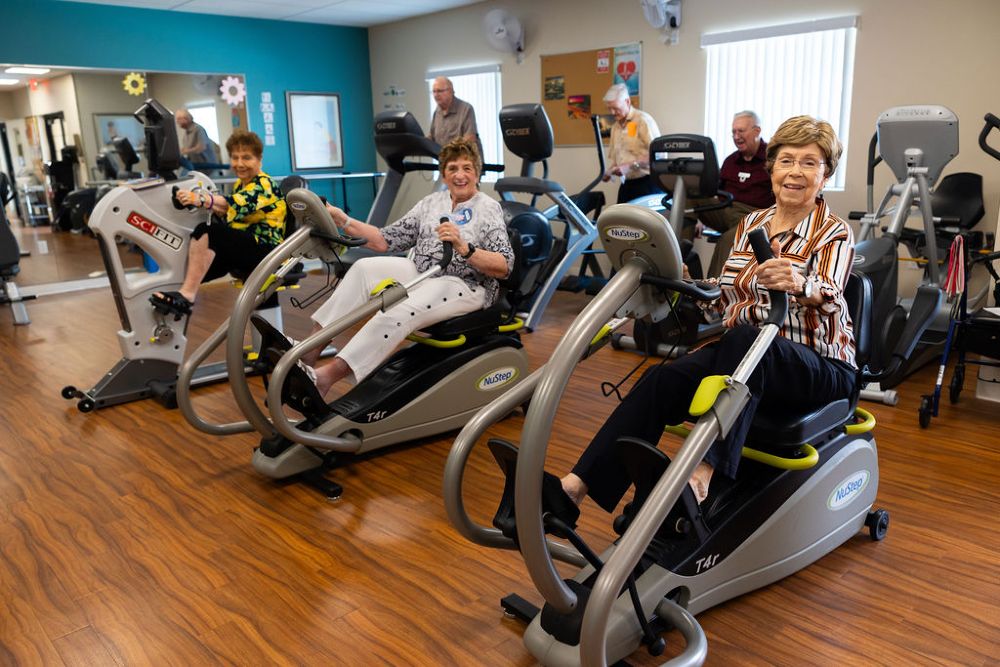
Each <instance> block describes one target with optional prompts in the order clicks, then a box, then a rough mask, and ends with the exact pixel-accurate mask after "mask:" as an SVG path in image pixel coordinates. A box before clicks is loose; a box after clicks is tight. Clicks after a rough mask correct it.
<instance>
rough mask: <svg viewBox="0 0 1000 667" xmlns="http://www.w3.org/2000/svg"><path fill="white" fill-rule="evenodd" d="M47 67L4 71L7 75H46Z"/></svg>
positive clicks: (11, 68)
mask: <svg viewBox="0 0 1000 667" xmlns="http://www.w3.org/2000/svg"><path fill="white" fill-rule="evenodd" d="M49 71H50V70H49V68H47V67H8V68H7V69H5V70H4V72H6V73H7V74H48V73H49Z"/></svg>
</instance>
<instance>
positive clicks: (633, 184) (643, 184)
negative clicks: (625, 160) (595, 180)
mask: <svg viewBox="0 0 1000 667" xmlns="http://www.w3.org/2000/svg"><path fill="white" fill-rule="evenodd" d="M657 192H662V190H660V188H659V187H658V186H657V185H656V183H655V182H653V178H652V177H651V176H642V177H640V178H633V179H632V180H629V181H625V182H624V183H622V184H621V187H619V188H618V201H617V203H618V204H625V203H628V202H630V201H632V200H633V199H636V198H638V197H643V196H645V195H651V194H655V193H657Z"/></svg>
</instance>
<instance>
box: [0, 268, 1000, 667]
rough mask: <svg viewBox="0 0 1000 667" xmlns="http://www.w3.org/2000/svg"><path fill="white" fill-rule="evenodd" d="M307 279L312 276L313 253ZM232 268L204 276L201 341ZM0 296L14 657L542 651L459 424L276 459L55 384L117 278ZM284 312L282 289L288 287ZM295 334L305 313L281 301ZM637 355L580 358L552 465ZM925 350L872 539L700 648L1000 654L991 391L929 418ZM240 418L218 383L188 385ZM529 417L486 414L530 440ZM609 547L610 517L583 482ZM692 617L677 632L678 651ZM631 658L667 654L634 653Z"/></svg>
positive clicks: (540, 336)
mask: <svg viewBox="0 0 1000 667" xmlns="http://www.w3.org/2000/svg"><path fill="white" fill-rule="evenodd" d="M311 280H313V281H315V279H311ZM234 293H235V291H234V290H232V289H230V288H228V287H225V286H218V285H211V286H207V287H206V288H205V289H204V291H203V293H202V295H201V296H200V297H199V303H198V306H197V308H196V313H195V316H194V318H193V322H192V326H191V336H192V338H193V339H194V340H195V342H197V341H200V340H201V339H202V338H203V337H204V336H205V335H207V331H208V330H209V328H211V327H214V324H215V323H217V322H218V321H219V320H220V319H221V318H222V317H223V316H224V314H225V312H226V310H227V308H228V307H229V305H230V304H231V302H232V300H233V298H234ZM585 299H586V297H583V296H579V295H570V294H566V293H559V294H558V295H557V297H556V299H555V300H554V301H553V304H552V305H551V306H550V310H549V314H548V316H547V321H546V322H545V323H544V325H543V327H542V328H540V329H539V330H538V331H536V332H534V333H532V334H530V335H526V336H525V345H526V348H527V349H528V351H529V354H530V356H531V359H532V364H533V366H537V365H538V364H540V363H542V362H543V361H544V360H545V359H546V358H547V355H548V354H549V353H550V352H551V351H552V350H553V349H554V347H555V345H556V344H557V342H558V340H559V336H560V334H561V333H562V332H563V331H564V330H565V327H566V326H567V325H568V323H569V321H570V320H571V319H572V317H573V316H574V314H575V313H576V312H578V311H579V309H580V308H581V307H582V305H583V304H584V302H585ZM28 308H29V311H30V313H31V318H32V323H31V325H30V326H26V327H15V326H14V325H13V321H12V317H11V314H10V311H9V309H6V308H5V309H3V310H0V401H2V412H0V552H2V558H0V664H2V665H214V664H222V665H272V664H273V665H372V664H392V665H530V664H533V661H532V659H531V657H530V655H529V654H528V653H527V651H526V650H525V649H524V647H523V645H522V644H521V639H520V632H521V628H520V626H519V624H518V623H517V622H514V621H511V620H508V619H505V618H504V617H503V615H502V614H501V612H500V609H499V607H498V601H499V599H500V597H502V596H503V595H505V594H507V593H510V592H517V593H519V594H521V595H522V596H524V597H527V598H529V599H530V600H532V601H535V602H537V601H538V599H539V597H538V595H537V594H536V593H535V592H534V591H533V589H532V588H531V586H530V583H529V581H528V578H527V576H526V573H525V570H524V567H523V564H522V562H521V561H520V558H519V556H518V555H517V554H516V553H512V552H500V551H488V550H484V549H481V548H479V547H476V546H473V545H471V544H468V543H466V542H465V541H464V540H463V539H462V538H460V537H459V536H458V534H457V533H456V532H455V531H454V530H453V529H452V527H451V525H450V524H449V522H448V520H447V517H446V515H445V511H444V508H443V506H442V503H441V500H440V486H441V473H442V469H443V465H444V460H445V458H446V455H447V452H448V449H449V447H450V444H451V440H452V438H453V437H454V436H453V434H452V435H449V436H445V437H440V438H434V439H430V440H427V441H424V442H421V443H419V445H416V446H406V447H399V448H395V449H394V450H393V451H391V452H389V453H387V454H386V455H384V456H378V457H375V458H372V459H370V460H366V461H362V462H358V463H356V464H352V465H349V466H347V467H346V468H344V469H342V470H340V471H339V472H337V473H336V475H335V477H336V479H337V480H338V481H339V482H341V483H342V484H343V485H344V487H345V493H344V496H343V498H342V499H341V500H339V501H336V502H327V501H326V500H324V499H323V498H322V497H320V496H319V494H317V493H316V492H315V491H313V490H311V489H309V488H305V487H301V486H294V485H283V484H276V483H274V482H272V481H270V480H267V479H265V478H262V477H261V476H259V475H257V474H255V473H254V471H253V469H252V468H251V467H250V465H249V457H250V451H251V448H252V447H253V446H254V445H255V439H254V438H253V437H252V436H250V435H241V436H233V437H230V438H215V437H210V436H206V435H203V434H201V433H199V432H197V431H195V430H194V429H193V428H191V427H189V426H188V425H187V423H186V422H185V421H184V419H183V417H182V416H181V415H180V414H179V413H178V412H177V411H167V410H165V409H163V408H162V407H160V406H159V405H158V404H156V403H154V402H148V401H147V402H139V403H133V404H129V405H123V406H118V407H115V408H110V409H107V410H103V411H100V412H97V413H93V414H81V413H79V412H77V410H76V409H75V407H74V405H73V403H72V402H69V401H64V400H63V399H61V398H60V396H59V391H60V388H61V387H62V386H63V385H66V384H76V385H78V386H83V387H89V386H90V385H92V384H93V383H94V382H96V381H97V380H98V378H99V377H100V376H101V375H102V374H103V373H104V372H105V371H106V370H107V369H108V368H110V366H111V365H112V364H113V363H114V362H115V361H116V360H117V359H118V357H119V356H120V352H119V350H118V345H117V343H116V341H115V338H114V332H115V330H116V329H117V318H116V315H115V310H114V307H113V304H112V301H111V298H110V295H109V293H108V291H107V290H95V291H92V292H78V293H73V294H68V295H61V296H52V297H45V298H42V299H39V300H37V301H33V302H30V303H29V304H28ZM286 313H287V309H286ZM286 318H287V322H288V325H287V328H288V329H289V332H290V333H291V334H292V335H297V334H301V333H303V332H304V331H305V330H306V328H307V323H306V321H305V319H304V318H303V317H301V316H295V315H286ZM636 360H637V357H635V356H633V355H631V354H629V353H625V352H615V351H613V350H610V349H605V350H604V351H602V352H601V353H600V354H599V355H597V356H596V357H594V358H593V359H591V360H588V361H587V362H586V363H585V364H584V365H583V366H581V367H580V369H579V370H578V372H577V374H576V375H575V376H574V378H573V380H572V383H571V385H570V387H569V390H568V391H567V394H566V396H567V399H566V401H565V403H564V405H563V408H562V410H561V412H560V415H559V418H558V420H557V423H556V425H555V429H554V434H555V437H554V441H553V443H552V445H551V447H550V456H549V462H548V468H549V469H550V470H552V471H554V472H557V473H560V474H561V473H563V472H564V471H565V470H566V469H567V468H568V467H569V466H570V465H571V463H572V462H573V461H574V460H575V457H576V456H577V454H578V453H579V451H580V450H581V449H582V448H583V446H584V445H585V444H586V442H587V440H588V438H589V436H590V435H591V434H592V433H593V432H594V431H595V430H596V428H597V427H598V426H599V424H600V423H601V422H602V420H603V419H604V418H605V416H606V415H607V414H608V413H609V412H610V410H611V408H612V407H613V404H612V403H611V401H610V400H608V399H605V398H603V397H601V395H600V392H599V387H598V385H599V382H600V381H601V380H604V379H617V378H619V377H620V376H621V375H622V374H623V373H624V372H626V371H627V370H628V369H629V368H631V367H632V366H633V365H634V364H635V362H636ZM933 378H934V369H925V370H924V371H922V372H920V373H918V374H917V375H916V376H914V378H912V379H911V380H910V381H909V382H908V383H907V384H904V385H903V386H902V387H901V390H900V393H901V395H902V397H901V400H900V403H899V405H898V406H897V407H886V406H881V405H876V406H869V407H871V409H872V411H873V412H874V413H875V414H876V416H877V418H878V420H879V425H878V427H877V431H876V433H877V440H878V445H879V451H880V459H881V482H882V483H881V487H880V489H879V501H878V505H879V506H881V507H884V508H886V509H888V510H889V511H890V512H891V514H892V522H891V525H890V528H889V534H888V537H887V539H886V540H885V541H884V542H880V543H874V542H871V541H870V540H869V539H868V537H867V535H866V534H859V535H858V536H856V537H855V538H853V539H851V540H849V541H848V542H847V543H846V544H844V545H843V546H842V547H840V548H839V549H837V550H836V551H834V552H833V553H831V554H830V555H828V556H826V557H824V558H823V559H821V560H820V561H818V562H817V563H815V564H813V565H811V566H809V567H808V568H806V569H804V570H803V571H801V572H799V573H797V574H795V575H793V576H791V577H788V578H787V579H785V580H783V581H781V582H778V583H776V584H773V585H771V586H768V587H766V588H764V589H762V590H759V591H755V592H753V593H750V594H747V595H745V596H742V597H740V598H738V599H735V600H732V601H730V602H727V603H725V604H723V605H720V606H719V607H716V608H714V609H711V610H709V611H707V612H705V613H703V614H702V615H701V616H700V621H701V623H702V625H703V627H704V628H705V630H706V632H707V635H708V639H709V661H708V664H710V665H939V664H949V665H987V664H997V656H1000V646H998V642H1000V611H998V605H1000V555H998V554H1000V534H998V530H997V527H998V524H997V517H998V515H1000V492H998V490H997V489H998V485H997V481H998V478H1000V435H998V431H1000V429H998V428H997V424H998V416H1000V404H996V403H988V402H985V401H977V400H975V399H974V398H973V396H972V394H973V393H974V392H973V389H972V380H971V378H970V379H969V380H967V391H966V394H965V395H963V397H962V401H961V402H960V404H959V405H957V406H950V405H948V404H947V402H945V405H944V406H943V414H942V417H941V418H939V419H938V420H936V421H935V423H934V424H933V425H932V427H931V428H930V429H929V430H926V431H923V430H920V429H919V428H918V426H917V419H916V407H917V404H918V401H919V396H920V394H921V393H923V392H925V391H927V390H928V389H929V387H930V385H931V383H932V382H933ZM199 405H200V406H201V407H202V409H203V410H204V412H205V413H206V414H207V415H211V416H213V417H214V418H217V419H233V418H235V417H236V412H235V408H232V407H231V406H230V403H229V402H228V400H227V393H226V391H225V388H224V387H221V386H220V387H215V388H207V389H204V390H202V391H200V393H199ZM521 420H522V418H521V417H519V416H515V417H511V418H509V419H508V420H506V421H504V422H502V423H501V424H499V425H497V426H496V427H495V428H494V429H493V431H492V432H491V433H492V434H494V435H498V436H500V437H507V438H510V439H514V440H516V439H517V437H518V435H517V434H518V428H519V427H520V424H521ZM500 484H501V482H500V477H499V473H498V472H497V471H496V470H495V468H494V466H493V464H492V463H491V462H490V460H489V455H488V453H486V451H485V448H482V450H481V451H479V452H477V453H476V454H475V455H474V457H473V462H472V469H471V470H470V472H469V473H468V475H467V482H466V502H467V504H468V505H469V506H470V507H471V508H473V510H474V513H475V514H476V515H477V516H478V517H479V518H480V519H481V520H482V521H488V518H489V517H490V516H491V515H492V513H493V510H494V509H495V505H496V499H497V498H498V494H499V489H500ZM584 514H585V517H584V520H583V523H582V525H583V532H584V534H585V536H586V537H587V538H588V539H592V540H593V543H594V544H595V545H596V546H598V547H603V546H604V545H605V544H606V543H607V542H608V540H609V539H610V535H611V532H610V521H611V517H610V516H609V515H606V514H604V513H603V512H602V511H601V510H599V509H598V508H597V507H596V506H595V505H593V504H592V503H591V502H590V501H587V502H586V503H585V506H584ZM679 643H680V640H679V638H678V637H677V636H676V635H671V637H670V639H669V643H668V648H667V651H668V653H669V652H672V651H673V652H676V650H677V649H678V645H679ZM631 662H632V663H633V664H638V665H652V664H658V663H659V662H660V660H658V659H654V658H651V657H650V656H648V655H644V654H635V655H634V656H633V657H632V659H631Z"/></svg>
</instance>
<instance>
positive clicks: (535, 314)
mask: <svg viewBox="0 0 1000 667" xmlns="http://www.w3.org/2000/svg"><path fill="white" fill-rule="evenodd" d="M500 130H501V131H502V132H503V140H504V143H505V144H506V145H507V150H509V151H510V152H512V153H513V154H514V155H516V156H518V157H519V158H521V160H522V162H521V175H520V176H516V177H515V176H508V177H506V178H501V179H500V180H498V181H497V182H496V183H495V184H494V186H493V187H494V190H496V192H497V194H499V195H500V199H501V201H500V206H501V207H502V208H503V211H504V218H505V219H506V221H507V226H508V227H510V228H512V229H516V230H517V231H518V232H519V234H520V236H521V238H522V239H523V242H524V245H525V249H526V251H527V252H526V254H527V255H528V257H529V259H528V261H529V263H530V265H529V266H528V268H527V271H526V272H525V275H524V277H523V279H522V283H521V286H520V288H519V290H520V292H521V293H523V294H534V295H535V296H534V297H533V298H531V299H530V300H528V301H526V302H525V303H526V307H527V312H526V315H525V318H524V326H525V328H526V329H527V330H528V331H531V330H533V329H534V328H535V327H537V326H538V324H539V323H540V322H541V319H542V315H543V313H544V312H545V308H546V306H548V304H549V301H551V300H552V297H553V295H554V294H555V292H556V290H557V289H558V288H559V285H560V283H561V282H562V280H563V278H564V277H565V276H566V274H567V273H568V272H569V270H570V269H571V268H572V267H573V265H574V264H575V263H576V261H577V259H579V258H580V257H581V256H582V255H583V254H584V253H585V252H586V251H587V250H588V249H589V248H590V247H591V245H592V244H593V242H594V241H595V240H596V239H597V228H596V227H595V225H594V223H593V221H591V220H590V219H589V218H587V216H586V215H585V214H584V212H583V211H582V210H580V207H579V206H578V205H577V203H576V202H574V201H573V199H572V198H571V197H569V196H568V195H567V194H566V190H565V188H563V186H562V185H561V184H559V183H557V182H555V181H550V180H548V163H547V160H548V158H550V157H551V156H552V150H553V148H554V145H555V139H554V136H553V134H552V124H551V123H550V122H549V117H548V115H547V114H546V113H545V107H543V106H542V105H541V104H537V103H526V104H509V105H507V106H505V107H503V108H502V109H501V110H500ZM538 164H541V165H542V170H543V172H542V178H537V177H535V176H533V173H534V169H535V165H538ZM516 194H528V195H531V196H532V198H533V200H534V198H536V197H539V196H542V195H544V196H546V197H548V198H549V199H550V200H551V201H552V203H553V204H554V205H555V207H556V210H557V211H558V217H560V218H561V219H562V220H563V221H564V222H565V223H566V233H565V234H564V235H563V236H562V237H558V238H556V237H554V236H553V234H552V229H551V226H550V220H551V219H552V218H554V217H556V213H555V211H553V210H552V209H549V210H548V211H547V212H545V213H543V212H542V211H540V210H539V209H537V208H535V207H534V206H532V205H530V204H526V203H524V202H520V201H517V200H516V199H515V198H514V195H516Z"/></svg>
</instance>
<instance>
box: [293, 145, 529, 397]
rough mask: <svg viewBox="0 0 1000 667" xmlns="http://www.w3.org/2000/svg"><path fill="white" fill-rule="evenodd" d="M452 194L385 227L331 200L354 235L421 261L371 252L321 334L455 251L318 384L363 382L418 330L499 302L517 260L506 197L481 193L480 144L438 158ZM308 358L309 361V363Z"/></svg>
mask: <svg viewBox="0 0 1000 667" xmlns="http://www.w3.org/2000/svg"><path fill="white" fill-rule="evenodd" d="M438 164H439V165H440V168H441V174H442V178H443V179H444V182H445V184H446V185H447V186H448V189H447V191H440V192H434V193H433V194H430V195H428V196H426V197H424V198H423V199H421V200H420V202H418V203H417V205H416V206H414V207H413V208H412V209H411V210H410V211H409V212H408V213H406V215H404V216H403V217H402V218H400V219H399V220H397V221H396V222H394V223H392V224H391V225H387V226H386V227H384V228H378V227H375V226H373V225H369V224H366V223H364V222H361V221H360V220H355V219H353V218H351V217H349V216H348V215H347V214H346V213H344V211H342V210H341V209H339V208H337V207H336V206H331V205H329V204H327V210H328V211H329V212H330V215H331V216H332V217H333V221H334V222H335V223H336V224H337V226H338V227H340V228H341V229H342V230H344V233H346V234H348V235H350V236H356V237H361V238H364V239H366V240H367V241H368V243H367V244H366V245H365V247H367V248H371V249H372V250H376V251H379V252H403V251H406V250H409V249H410V248H413V249H414V254H413V259H412V260H411V259H408V258H405V257H369V258H365V259H361V260H358V261H357V262H355V264H354V266H352V267H351V269H350V271H348V272H347V275H345V276H344V279H343V280H342V281H341V283H340V285H339V286H338V287H337V290H336V291H335V292H334V293H333V295H332V296H331V297H330V298H329V299H328V300H327V302H326V303H324V304H323V305H322V306H321V307H320V308H319V309H318V310H317V311H316V312H315V313H314V314H313V316H312V319H313V321H314V322H315V329H314V330H315V331H318V330H319V329H321V328H323V327H325V326H328V325H329V324H331V323H332V322H334V321H336V320H338V319H340V318H341V317H343V316H344V315H346V314H347V313H349V312H350V311H352V310H354V309H355V308H357V307H358V306H360V305H362V304H364V303H365V302H367V300H368V299H369V297H370V294H371V291H372V289H373V288H374V287H375V286H376V285H378V284H379V283H381V282H382V281H383V280H385V279H386V278H392V279H395V280H396V281H398V282H401V283H402V282H407V281H409V280H412V279H413V278H415V277H417V276H418V275H419V274H420V273H422V272H423V271H426V270H427V269H428V268H430V267H431V266H433V265H434V264H436V263H437V262H439V261H440V260H441V257H442V254H443V252H444V246H443V243H445V242H450V243H451V244H452V248H453V255H452V260H451V263H450V264H448V267H447V268H446V269H445V270H444V272H443V273H442V274H440V275H439V276H436V277H434V278H430V279H428V280H425V281H424V282H422V283H420V284H419V285H418V286H417V287H415V288H414V289H412V290H410V293H409V297H408V298H407V299H405V300H404V301H401V302H400V303H397V304H395V305H394V306H392V307H391V308H389V309H388V310H386V311H384V312H378V313H376V314H375V315H374V316H373V317H372V318H371V319H370V320H369V321H368V322H367V323H366V324H365V325H364V326H363V327H362V328H361V330H360V331H358V333H357V334H355V335H354V337H353V338H351V340H350V341H349V342H348V343H347V344H346V345H345V346H344V347H343V348H342V349H341V350H340V353H339V354H338V355H337V356H336V358H334V359H333V361H332V362H331V363H329V364H327V365H325V366H321V367H319V368H317V369H316V387H317V389H319V392H320V393H321V394H323V395H324V396H325V395H326V393H327V391H329V389H330V387H332V386H333V385H334V384H335V383H336V382H337V381H339V380H340V379H342V378H345V377H347V376H348V375H350V374H353V375H354V377H355V379H356V380H358V381H360V380H362V379H363V378H364V377H366V376H367V375H368V374H369V373H371V372H372V371H373V370H375V368H377V367H378V366H379V364H381V363H382V362H383V361H385V360H386V359H387V358H388V357H389V355H390V354H392V352H393V350H395V349H396V346H397V345H398V344H399V343H401V342H402V341H403V340H404V339H405V338H406V336H407V335H409V334H411V333H413V332H414V331H415V330H417V329H420V328H423V327H427V326H430V325H432V324H435V323H437V322H441V321H443V320H446V319H449V318H452V317H457V316H458V315H464V314H466V313H470V312H473V311H475V310H479V309H482V308H487V307H489V306H491V305H493V303H494V302H495V301H496V299H497V295H498V293H499V290H500V287H499V283H498V282H497V281H498V279H502V278H505V277H507V275H508V274H509V273H510V270H511V267H512V266H513V263H514V251H513V249H512V248H511V246H510V239H509V237H508V235H507V226H506V224H505V223H504V219H503V212H502V210H501V208H500V204H499V202H497V201H496V200H494V199H492V198H490V197H488V196H486V195H484V194H483V193H482V192H480V191H479V175H480V173H481V171H482V161H481V159H480V157H479V152H478V150H477V149H476V145H475V143H473V142H470V141H468V140H466V139H456V140H454V141H452V142H450V143H448V144H447V145H445V146H444V148H442V149H441V155H440V156H439V159H438ZM307 361H308V360H307Z"/></svg>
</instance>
